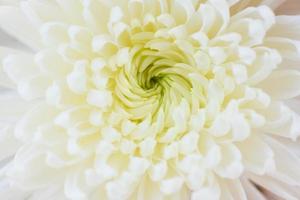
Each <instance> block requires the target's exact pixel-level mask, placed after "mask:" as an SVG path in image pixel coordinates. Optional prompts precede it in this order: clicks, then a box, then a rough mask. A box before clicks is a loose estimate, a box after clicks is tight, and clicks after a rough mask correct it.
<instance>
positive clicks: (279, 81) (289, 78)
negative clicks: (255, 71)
mask: <svg viewBox="0 0 300 200" xmlns="http://www.w3.org/2000/svg"><path fill="white" fill-rule="evenodd" d="M260 85H261V88H262V89H263V90H265V91H266V92H267V93H268V94H270V95H271V96H272V97H273V98H275V99H291V98H294V97H296V96H298V95H300V88H299V85H300V72H299V71H296V70H279V71H275V72H273V73H272V74H271V75H270V76H269V77H268V78H267V79H266V80H265V81H263V82H261V83H260Z"/></svg>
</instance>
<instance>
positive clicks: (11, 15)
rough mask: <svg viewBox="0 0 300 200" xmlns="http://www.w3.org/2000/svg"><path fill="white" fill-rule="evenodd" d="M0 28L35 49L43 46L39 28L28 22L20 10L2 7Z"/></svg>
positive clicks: (0, 8) (0, 9)
mask: <svg viewBox="0 0 300 200" xmlns="http://www.w3.org/2000/svg"><path fill="white" fill-rule="evenodd" d="M0 27H2V28H3V29H4V30H5V31H7V32H8V33H9V34H11V35H13V36H15V37H16V38H17V39H19V40H20V41H21V42H23V43H24V44H26V45H28V46H29V47H31V48H33V49H39V48H40V47H41V46H42V44H41V40H40V36H39V34H38V31H37V30H36V29H37V27H34V26H32V25H31V24H30V23H29V22H28V20H26V16H25V15H24V14H23V13H22V11H21V10H20V9H19V8H16V7H12V6H1V7H0Z"/></svg>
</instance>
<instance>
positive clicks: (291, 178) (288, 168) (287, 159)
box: [265, 137, 300, 186]
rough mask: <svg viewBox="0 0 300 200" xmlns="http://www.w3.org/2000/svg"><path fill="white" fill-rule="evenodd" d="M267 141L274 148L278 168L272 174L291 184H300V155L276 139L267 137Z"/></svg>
mask: <svg viewBox="0 0 300 200" xmlns="http://www.w3.org/2000/svg"><path fill="white" fill-rule="evenodd" d="M265 141H266V142H267V144H269V146H270V147H271V148H272V149H273V152H274V160H275V165H276V170H275V171H273V172H271V176H272V177H274V178H275V179H278V180H281V181H283V182H285V183H287V184H290V185H298V186H299V185H300V181H299V180H300V172H299V169H298V166H299V165H300V159H299V157H298V156H297V155H296V154H294V153H293V152H292V151H291V150H290V149H289V147H288V146H284V145H283V144H281V143H280V142H278V141H277V140H276V139H273V138H271V137H266V138H265Z"/></svg>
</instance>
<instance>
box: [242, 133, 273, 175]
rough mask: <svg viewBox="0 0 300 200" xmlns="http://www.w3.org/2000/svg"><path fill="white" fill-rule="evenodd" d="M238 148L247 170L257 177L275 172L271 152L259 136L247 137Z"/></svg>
mask: <svg viewBox="0 0 300 200" xmlns="http://www.w3.org/2000/svg"><path fill="white" fill-rule="evenodd" d="M238 147H239V149H240V151H241V154H242V158H243V162H244V164H245V167H246V169H247V170H249V171H251V172H253V173H255V174H259V175H262V174H265V173H268V172H270V171H273V170H275V162H274V160H273V157H274V154H273V151H272V149H271V148H270V147H269V146H268V145H267V144H266V143H265V142H263V141H262V140H261V139H260V138H259V136H255V135H253V136H251V137H249V138H248V139H247V140H245V141H243V142H241V143H240V144H238Z"/></svg>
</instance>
